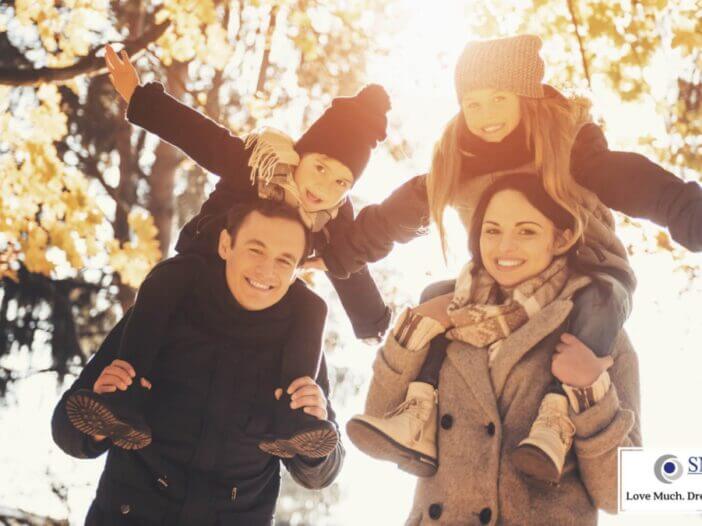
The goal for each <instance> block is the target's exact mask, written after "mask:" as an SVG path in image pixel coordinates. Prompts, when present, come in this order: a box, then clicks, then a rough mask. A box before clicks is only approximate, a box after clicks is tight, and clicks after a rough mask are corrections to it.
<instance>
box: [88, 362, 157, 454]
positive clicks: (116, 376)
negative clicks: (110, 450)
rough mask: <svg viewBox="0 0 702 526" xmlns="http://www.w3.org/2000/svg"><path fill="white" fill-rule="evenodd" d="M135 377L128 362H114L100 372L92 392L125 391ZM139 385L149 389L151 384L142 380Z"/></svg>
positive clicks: (98, 436)
mask: <svg viewBox="0 0 702 526" xmlns="http://www.w3.org/2000/svg"><path fill="white" fill-rule="evenodd" d="M135 376H136V372H135V371H134V367H132V366H131V364H130V363H129V362H125V361H124V360H114V361H113V362H112V363H111V364H110V365H108V366H107V367H105V368H104V369H103V370H102V372H101V373H100V376H98V379H97V380H95V383H94V384H93V392H95V393H98V394H102V393H114V392H115V391H117V389H119V390H120V391H125V390H126V389H127V387H129V386H130V385H132V378H134V377H135ZM140 383H141V386H142V387H145V388H146V389H151V382H149V381H148V380H147V379H146V378H142V379H141V380H140ZM93 438H94V439H95V440H97V441H98V442H100V441H101V440H104V439H105V437H104V436H103V435H93Z"/></svg>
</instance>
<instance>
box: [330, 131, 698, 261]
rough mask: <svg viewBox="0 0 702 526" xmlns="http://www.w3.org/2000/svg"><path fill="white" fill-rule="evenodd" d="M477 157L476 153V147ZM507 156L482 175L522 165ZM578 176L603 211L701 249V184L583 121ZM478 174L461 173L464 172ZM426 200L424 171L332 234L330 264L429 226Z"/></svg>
mask: <svg viewBox="0 0 702 526" xmlns="http://www.w3.org/2000/svg"><path fill="white" fill-rule="evenodd" d="M478 155H479V152H478ZM522 162H523V157H522V158H519V157H518V156H514V157H513V158H511V157H510V156H509V155H507V156H504V157H501V158H496V159H490V160H487V161H486V162H485V163H484V164H483V166H484V167H485V169H486V172H485V173H492V172H499V171H503V170H505V171H507V170H513V169H515V168H518V167H519V166H521V165H522ZM571 170H572V173H573V175H574V177H575V178H576V181H577V182H578V183H579V184H581V185H582V186H584V187H585V188H587V189H589V190H591V191H592V192H593V193H595V194H596V195H597V197H598V198H599V199H600V201H602V203H603V204H604V205H605V206H607V207H608V208H612V209H614V210H617V211H619V212H622V213H624V214H626V215H627V216H630V217H637V218H645V219H649V220H651V221H653V222H654V223H657V224H658V225H660V226H662V227H667V228H668V229H669V231H670V234H671V236H672V238H673V239H674V240H675V241H677V242H678V243H680V244H681V245H683V246H684V247H685V248H687V249H688V250H691V251H694V252H699V251H701V250H702V187H700V185H699V184H698V183H696V182H694V181H689V182H685V181H683V180H682V179H680V178H678V177H676V176H675V175H673V174H672V173H670V172H668V171H666V170H664V169H663V168H662V167H660V166H659V165H657V164H655V163H653V162H651V161H650V160H648V159H647V158H646V157H644V156H643V155H640V154H638V153H631V152H619V151H612V150H610V149H609V147H608V145H607V140H606V138H605V136H604V134H603V133H602V130H601V129H600V128H599V127H598V126H597V125H595V124H593V123H590V124H585V125H584V126H583V127H582V128H581V129H580V132H579V133H578V135H577V136H576V139H575V142H574V144H573V148H572V150H571ZM481 175H483V173H467V172H466V173H464V177H467V178H469V177H476V176H481ZM428 217H429V204H428V201H427V193H426V176H417V177H414V178H412V179H410V180H409V181H408V182H406V183H405V184H404V185H402V186H400V187H399V188H398V189H396V190H395V191H394V192H393V193H392V194H391V195H390V196H389V197H388V198H387V199H385V200H384V201H382V202H381V203H379V204H375V205H370V206H367V207H365V208H363V209H362V210H361V211H360V212H359V214H358V216H357V217H356V219H355V221H354V223H353V225H351V226H348V225H345V226H344V228H342V229H339V230H337V231H336V233H335V235H333V236H332V238H331V240H330V243H329V246H328V248H327V250H326V252H325V257H324V259H325V262H326V263H327V266H328V268H330V269H334V272H336V273H337V274H343V273H344V272H347V273H353V272H355V271H356V269H357V268H359V267H360V266H361V265H363V264H365V263H367V262H373V261H377V260H379V259H382V258H384V257H385V256H386V255H387V254H388V253H389V252H390V251H391V250H392V247H393V241H399V242H403V243H404V242H407V241H409V240H410V239H412V238H413V237H416V236H417V235H419V234H420V233H421V232H422V231H423V230H424V229H425V228H426V226H427V224H428Z"/></svg>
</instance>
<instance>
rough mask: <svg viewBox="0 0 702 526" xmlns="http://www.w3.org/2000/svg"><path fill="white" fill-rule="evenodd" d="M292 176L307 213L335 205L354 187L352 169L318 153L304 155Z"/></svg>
mask: <svg viewBox="0 0 702 526" xmlns="http://www.w3.org/2000/svg"><path fill="white" fill-rule="evenodd" d="M293 179H294V180H295V183H296V184H297V187H298V188H299V190H300V199H301V200H302V207H303V208H304V209H305V210H307V211H308V212H319V211H321V210H329V209H330V208H334V207H335V206H337V205H338V204H339V203H340V202H341V200H342V199H343V198H344V197H346V194H347V193H348V192H349V190H350V189H351V186H353V174H352V173H351V170H349V168H348V167H347V166H346V165H345V164H342V163H340V162H339V161H337V160H336V159H332V158H331V157H327V156H326V155H323V154H321V153H306V154H304V155H303V156H302V159H300V164H299V165H298V166H297V168H295V173H294V174H293Z"/></svg>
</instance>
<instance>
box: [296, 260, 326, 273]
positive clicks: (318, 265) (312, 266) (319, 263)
mask: <svg viewBox="0 0 702 526" xmlns="http://www.w3.org/2000/svg"><path fill="white" fill-rule="evenodd" d="M302 268H303V269H305V270H322V271H324V272H327V270H329V269H328V268H327V266H326V265H325V264H324V260H323V259H322V258H310V259H308V260H307V261H305V262H304V263H303V264H302Z"/></svg>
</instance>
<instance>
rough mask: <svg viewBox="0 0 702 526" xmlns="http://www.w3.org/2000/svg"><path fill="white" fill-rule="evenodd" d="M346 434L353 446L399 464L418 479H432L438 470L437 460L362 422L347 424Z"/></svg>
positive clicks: (403, 469)
mask: <svg viewBox="0 0 702 526" xmlns="http://www.w3.org/2000/svg"><path fill="white" fill-rule="evenodd" d="M346 434H347V435H348V436H349V439H350V440H351V442H353V444H354V445H355V446H356V447H357V448H358V449H360V450H361V451H363V452H364V453H366V454H367V455H369V456H371V457H373V458H376V459H378V460H387V461H390V462H394V463H395V464H397V467H398V468H400V469H401V470H402V471H405V472H407V473H410V474H412V475H415V476H417V477H431V476H432V475H435V474H436V470H437V469H438V466H437V462H436V460H435V459H433V458H431V457H429V456H427V455H424V454H423V453H420V452H418V451H415V450H413V449H409V448H408V447H406V446H403V445H402V444H400V443H398V442H396V441H395V440H393V439H392V438H390V437H389V436H387V435H386V434H385V433H382V432H381V431H379V430H378V429H376V428H375V427H373V426H371V425H369V424H367V423H366V422H364V421H362V420H351V421H349V422H348V423H347V424H346Z"/></svg>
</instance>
